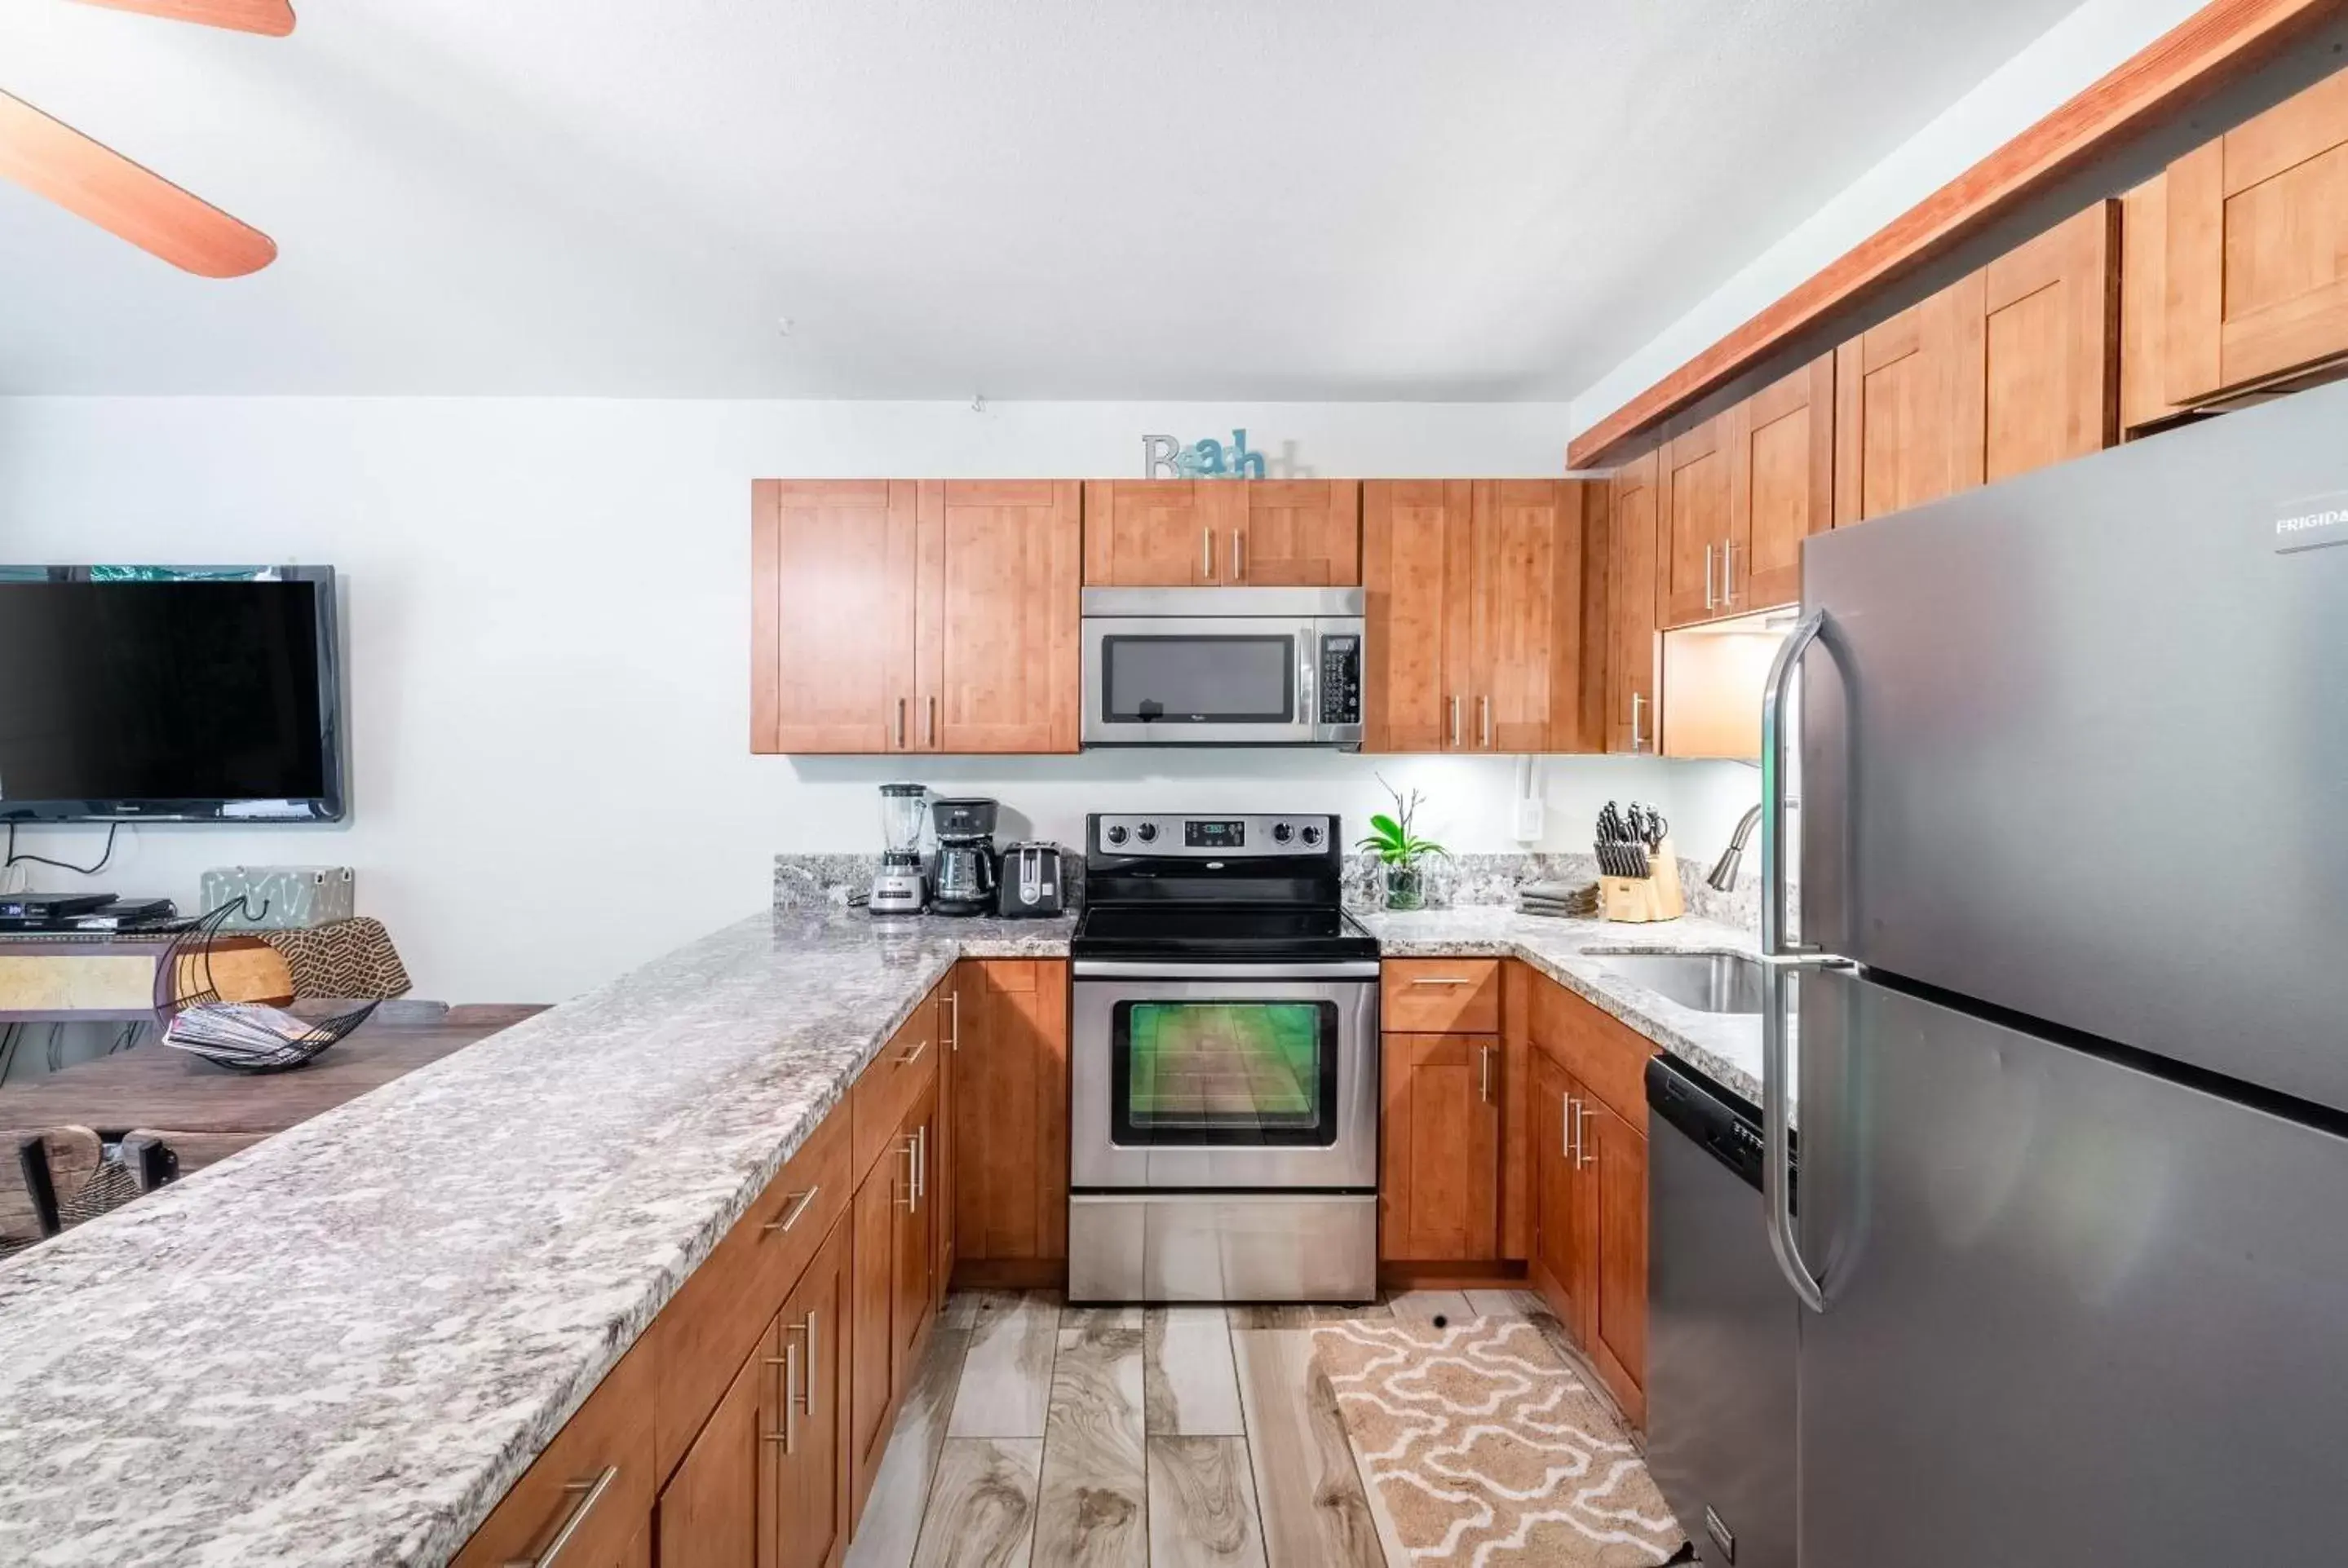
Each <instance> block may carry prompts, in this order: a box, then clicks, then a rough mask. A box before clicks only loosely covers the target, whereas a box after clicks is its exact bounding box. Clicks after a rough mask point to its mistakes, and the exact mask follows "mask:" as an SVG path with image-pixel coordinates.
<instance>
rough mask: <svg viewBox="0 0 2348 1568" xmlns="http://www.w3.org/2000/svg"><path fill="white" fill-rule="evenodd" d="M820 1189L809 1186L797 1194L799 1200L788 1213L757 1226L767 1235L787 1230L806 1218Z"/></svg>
mask: <svg viewBox="0 0 2348 1568" xmlns="http://www.w3.org/2000/svg"><path fill="white" fill-rule="evenodd" d="M821 1191H823V1189H822V1188H821V1187H820V1186H815V1187H809V1188H808V1190H807V1191H806V1192H804V1193H801V1194H799V1201H798V1203H797V1204H793V1205H792V1207H791V1212H790V1213H789V1214H785V1215H784V1216H783V1217H782V1218H781V1219H778V1220H768V1221H767V1223H766V1224H765V1225H760V1226H759V1227H758V1228H759V1229H760V1230H762V1231H764V1232H766V1233H767V1235H778V1234H780V1233H781V1232H784V1231H788V1230H789V1229H790V1228H791V1227H792V1226H793V1225H797V1224H798V1223H799V1221H801V1220H803V1219H805V1218H807V1212H808V1210H809V1209H811V1208H813V1207H815V1195H816V1194H818V1193H820V1192H821Z"/></svg>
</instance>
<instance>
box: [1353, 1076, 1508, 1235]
mask: <svg viewBox="0 0 2348 1568" xmlns="http://www.w3.org/2000/svg"><path fill="white" fill-rule="evenodd" d="M1384 1058H1385V1060H1384V1062H1383V1064H1382V1067H1383V1082H1382V1089H1383V1092H1384V1098H1385V1115H1384V1118H1383V1122H1382V1131H1381V1134H1380V1135H1381V1138H1382V1141H1383V1148H1382V1150H1381V1164H1382V1166H1383V1172H1382V1174H1381V1176H1380V1178H1379V1184H1378V1218H1379V1236H1378V1246H1379V1252H1380V1254H1381V1255H1383V1256H1385V1257H1386V1258H1388V1259H1391V1260H1394V1261H1395V1262H1399V1263H1411V1264H1420V1263H1488V1262H1492V1261H1495V1260H1497V1259H1498V1257H1499V1255H1500V1068H1501V1055H1500V1039H1499V1037H1498V1035H1490V1034H1388V1035H1387V1036H1385V1050H1384Z"/></svg>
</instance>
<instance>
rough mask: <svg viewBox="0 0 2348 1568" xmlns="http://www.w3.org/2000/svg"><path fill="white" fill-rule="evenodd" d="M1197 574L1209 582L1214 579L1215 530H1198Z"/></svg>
mask: <svg viewBox="0 0 2348 1568" xmlns="http://www.w3.org/2000/svg"><path fill="white" fill-rule="evenodd" d="M1199 575H1200V577H1203V578H1205V579H1207V580H1208V581H1209V582H1212V581H1214V580H1215V530H1214V529H1212V528H1200V530H1199Z"/></svg>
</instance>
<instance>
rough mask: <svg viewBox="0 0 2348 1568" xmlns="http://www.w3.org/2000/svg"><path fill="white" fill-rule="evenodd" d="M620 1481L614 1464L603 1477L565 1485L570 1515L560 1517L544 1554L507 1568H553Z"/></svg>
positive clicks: (521, 1559) (516, 1561)
mask: <svg viewBox="0 0 2348 1568" xmlns="http://www.w3.org/2000/svg"><path fill="white" fill-rule="evenodd" d="M619 1479H620V1467H619V1466H618V1465H615V1464H614V1465H606V1466H604V1467H603V1473H602V1474H601V1475H599V1476H596V1477H595V1478H594V1479H593V1480H592V1481H566V1482H564V1483H563V1487H562V1491H563V1493H564V1495H566V1496H568V1497H570V1498H572V1500H573V1501H572V1504H571V1512H568V1513H566V1514H564V1515H563V1516H562V1522H561V1524H558V1525H556V1526H555V1528H554V1533H553V1535H552V1536H551V1537H549V1538H548V1540H547V1542H546V1550H545V1551H543V1552H541V1553H539V1554H538V1555H537V1556H535V1557H516V1558H513V1559H511V1560H510V1561H509V1562H508V1563H506V1568H554V1565H555V1559H557V1558H559V1557H561V1555H562V1549H563V1548H564V1547H566V1546H568V1545H570V1544H571V1542H572V1537H573V1536H575V1535H577V1534H578V1533H579V1529H580V1526H582V1525H583V1524H585V1523H586V1522H587V1516H588V1515H589V1514H591V1513H592V1512H595V1505H596V1504H597V1503H599V1502H601V1501H603V1494H604V1493H605V1492H607V1491H611V1490H612V1483H613V1481H617V1480H619Z"/></svg>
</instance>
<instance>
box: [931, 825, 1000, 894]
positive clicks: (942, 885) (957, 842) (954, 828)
mask: <svg viewBox="0 0 2348 1568" xmlns="http://www.w3.org/2000/svg"><path fill="white" fill-rule="evenodd" d="M930 824H931V825H932V827H934V828H936V829H937V835H938V863H937V871H936V877H937V886H935V887H933V888H932V889H931V890H930V913H932V915H990V914H993V913H994V886H995V882H996V879H997V875H998V871H999V867H998V866H997V865H996V863H995V856H994V802H993V801H991V800H941V801H932V803H931V804H930Z"/></svg>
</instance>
